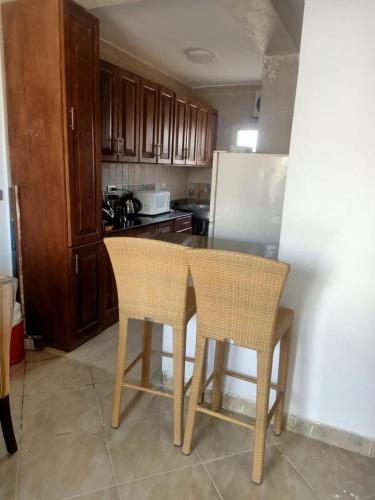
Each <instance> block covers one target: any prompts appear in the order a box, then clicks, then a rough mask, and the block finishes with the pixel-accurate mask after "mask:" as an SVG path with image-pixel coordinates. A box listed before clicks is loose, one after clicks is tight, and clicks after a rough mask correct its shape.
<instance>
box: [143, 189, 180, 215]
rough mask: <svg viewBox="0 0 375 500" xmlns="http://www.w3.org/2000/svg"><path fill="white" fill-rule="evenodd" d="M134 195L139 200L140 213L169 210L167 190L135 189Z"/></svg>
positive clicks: (149, 213) (150, 213)
mask: <svg viewBox="0 0 375 500" xmlns="http://www.w3.org/2000/svg"><path fill="white" fill-rule="evenodd" d="M134 197H135V198H136V199H137V200H139V201H140V202H141V209H140V211H139V213H140V214H143V215H158V214H163V213H165V212H169V210H170V201H171V193H170V192H169V191H137V192H136V193H134Z"/></svg>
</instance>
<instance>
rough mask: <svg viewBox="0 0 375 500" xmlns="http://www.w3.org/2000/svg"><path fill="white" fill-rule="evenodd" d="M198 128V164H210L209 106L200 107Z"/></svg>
mask: <svg viewBox="0 0 375 500" xmlns="http://www.w3.org/2000/svg"><path fill="white" fill-rule="evenodd" d="M197 121H198V125H197V127H198V129H197V165H202V166H206V165H208V161H209V158H208V147H207V146H208V145H207V138H208V135H207V132H208V130H207V125H208V108H203V107H200V108H199V109H198V120H197Z"/></svg>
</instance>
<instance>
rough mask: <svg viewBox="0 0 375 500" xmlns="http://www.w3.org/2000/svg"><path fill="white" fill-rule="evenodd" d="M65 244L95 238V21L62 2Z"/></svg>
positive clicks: (98, 178) (97, 156)
mask: <svg viewBox="0 0 375 500" xmlns="http://www.w3.org/2000/svg"><path fill="white" fill-rule="evenodd" d="M65 61H66V99H67V114H68V126H69V138H68V147H69V187H70V193H69V200H70V245H80V244H83V243H88V242H91V241H95V240H98V239H99V238H100V237H101V225H102V221H101V165H100V158H101V155H100V114H99V112H100V95H99V24H98V20H97V19H96V18H94V17H93V16H91V15H90V14H88V13H87V12H86V11H85V10H84V9H82V8H80V7H78V6H76V5H75V4H74V3H72V2H66V3H65Z"/></svg>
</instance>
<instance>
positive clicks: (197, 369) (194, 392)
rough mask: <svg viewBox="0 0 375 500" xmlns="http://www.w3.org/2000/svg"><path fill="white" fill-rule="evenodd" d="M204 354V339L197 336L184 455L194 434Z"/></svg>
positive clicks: (188, 450) (189, 447)
mask: <svg viewBox="0 0 375 500" xmlns="http://www.w3.org/2000/svg"><path fill="white" fill-rule="evenodd" d="M205 352H206V339H205V338H204V337H199V336H198V338H197V345H196V348H195V363H194V373H193V381H192V384H191V394H190V401H189V411H188V416H187V420H186V428H185V436H184V445H183V448H182V452H183V453H184V454H185V455H190V452H191V443H192V438H193V432H194V424H195V417H196V413H197V405H198V398H199V392H200V385H201V380H202V372H203V365H204V357H205Z"/></svg>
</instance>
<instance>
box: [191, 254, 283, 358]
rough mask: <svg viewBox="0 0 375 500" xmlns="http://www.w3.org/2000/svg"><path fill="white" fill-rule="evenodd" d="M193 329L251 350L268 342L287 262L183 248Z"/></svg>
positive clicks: (259, 348)
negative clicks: (194, 318) (191, 292)
mask: <svg viewBox="0 0 375 500" xmlns="http://www.w3.org/2000/svg"><path fill="white" fill-rule="evenodd" d="M188 260H189V265H190V270H191V273H192V276H193V281H194V288H195V294H196V301H197V314H198V334H199V335H202V336H204V337H208V338H214V339H217V340H228V341H233V342H234V343H235V344H237V345H240V346H243V347H248V348H251V349H256V350H263V349H266V348H268V347H269V346H270V344H271V342H272V337H273V334H274V327H275V323H276V317H277V312H278V308H279V302H280V297H281V293H282V290H283V288H284V285H285V282H286V278H287V276H288V273H289V265H288V264H284V263H281V262H275V261H272V260H270V259H264V258H261V257H255V256H252V255H246V254H242V253H237V252H227V251H217V250H188Z"/></svg>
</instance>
